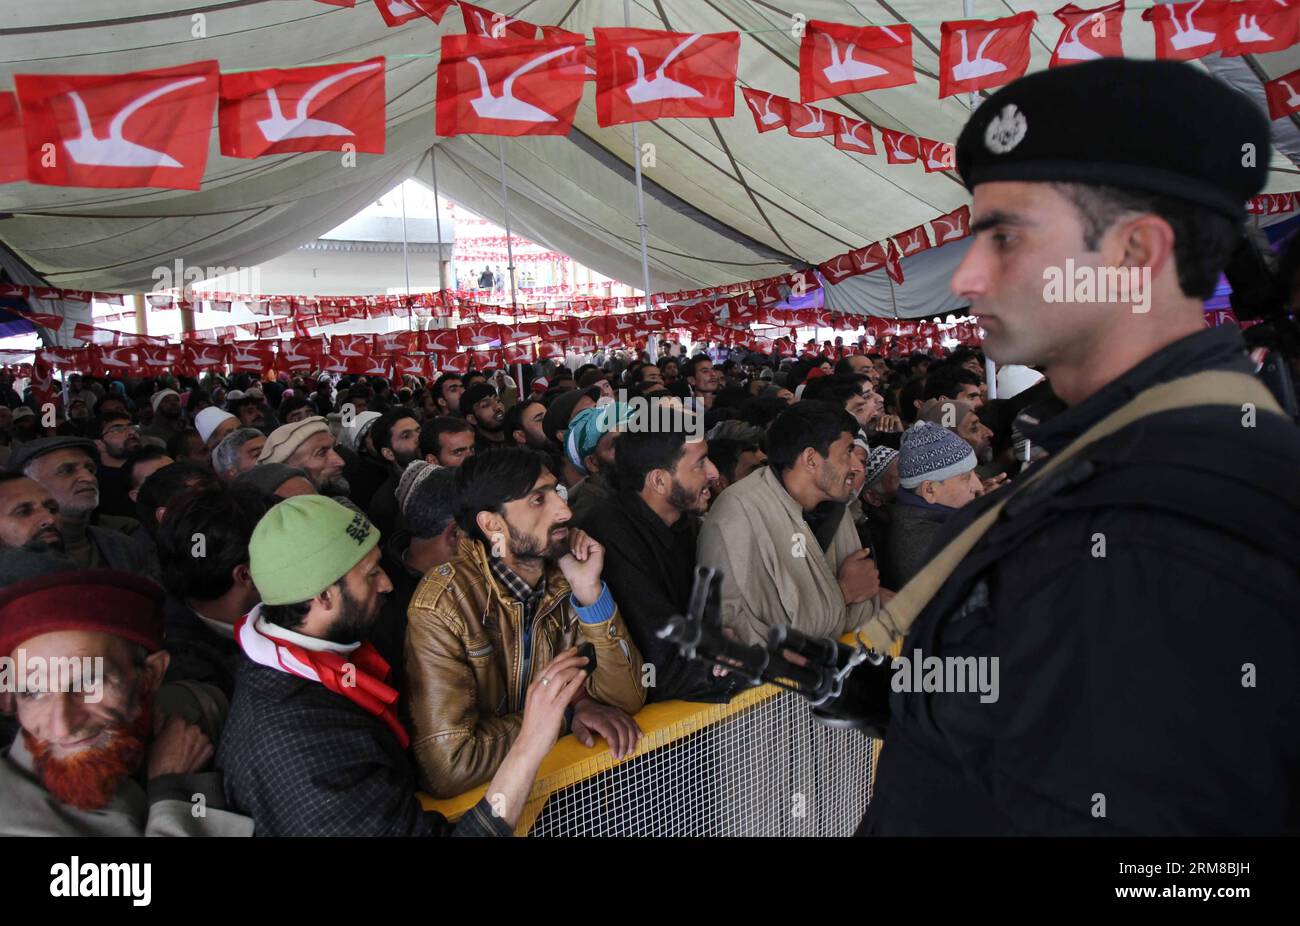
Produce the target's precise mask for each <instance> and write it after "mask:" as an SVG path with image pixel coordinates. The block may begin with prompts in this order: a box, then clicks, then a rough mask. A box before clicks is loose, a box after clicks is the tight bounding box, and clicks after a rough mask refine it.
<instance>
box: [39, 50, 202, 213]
mask: <svg viewBox="0 0 1300 926" xmlns="http://www.w3.org/2000/svg"><path fill="white" fill-rule="evenodd" d="M14 85H15V88H16V89H17V91H18V99H19V101H20V102H21V104H22V110H23V134H24V136H25V137H26V139H27V175H28V179H30V180H31V181H32V182H33V183H46V184H51V185H54V186H84V187H166V188H171V189H181V190H197V189H198V188H199V185H200V183H201V181H202V179H203V170H204V168H205V167H206V166H207V162H208V137H209V135H210V133H211V131H212V110H213V107H214V106H215V105H216V102H217V62H215V61H198V62H195V63H193V64H185V65H181V66H180V67H174V68H160V69H158V70H152V71H136V72H134V73H131V74H95V75H79V74H16V75H14ZM47 146H53V147H47Z"/></svg>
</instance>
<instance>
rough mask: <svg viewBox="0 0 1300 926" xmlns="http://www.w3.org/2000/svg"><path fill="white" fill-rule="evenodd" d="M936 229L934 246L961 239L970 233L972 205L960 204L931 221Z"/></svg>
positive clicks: (932, 226) (931, 224)
mask: <svg viewBox="0 0 1300 926" xmlns="http://www.w3.org/2000/svg"><path fill="white" fill-rule="evenodd" d="M930 228H931V229H932V230H933V231H934V246H935V247H936V248H937V247H939V246H940V245H944V244H947V243H948V242H950V241H960V240H961V239H962V238H965V237H967V236H968V235H970V206H959V207H958V208H956V209H954V210H953V211H952V212H946V213H944V214H943V215H941V216H939V217H938V218H937V219H935V220H934V221H933V222H931V223H930Z"/></svg>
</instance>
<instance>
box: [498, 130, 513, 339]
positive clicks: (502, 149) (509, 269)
mask: <svg viewBox="0 0 1300 926" xmlns="http://www.w3.org/2000/svg"><path fill="white" fill-rule="evenodd" d="M497 156H498V157H499V158H500V159H501V211H502V212H503V213H504V215H505V223H506V273H508V274H509V275H510V308H511V310H512V311H511V314H514V313H513V309H514V307H515V249H514V246H513V245H512V244H511V241H510V192H509V188H508V187H507V186H506V143H505V139H504V138H502V136H500V135H498V136H497Z"/></svg>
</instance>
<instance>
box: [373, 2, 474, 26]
mask: <svg viewBox="0 0 1300 926" xmlns="http://www.w3.org/2000/svg"><path fill="white" fill-rule="evenodd" d="M453 2H455V0H375V7H376V8H377V9H378V10H379V15H380V16H382V17H384V22H385V23H387V24H388V28H390V29H391V28H393V27H394V26H400V25H402V23H408V22H410V21H411V20H413V19H419V18H420V17H421V16H423V17H425V18H426V19H432V20H433V21H434V22H436V23H440V22H442V17H443V15H444V14H445V13H446V12H447V10H449V9H451V6H452V3H453ZM348 5H349V6H351V4H348Z"/></svg>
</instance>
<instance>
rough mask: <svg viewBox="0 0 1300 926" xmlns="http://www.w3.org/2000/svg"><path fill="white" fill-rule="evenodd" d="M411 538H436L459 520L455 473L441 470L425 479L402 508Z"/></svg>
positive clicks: (445, 468) (412, 491) (444, 469)
mask: <svg viewBox="0 0 1300 926" xmlns="http://www.w3.org/2000/svg"><path fill="white" fill-rule="evenodd" d="M402 515H403V517H405V518H406V524H407V527H409V528H410V530H411V536H413V537H418V538H420V539H424V540H427V539H428V538H430V537H437V536H438V535H439V534H441V533H442V532H443V531H445V530H446V529H447V525H448V524H450V523H451V522H452V521H454V520H455V519H456V470H454V469H448V468H447V467H442V468H441V469H436V470H434V471H433V472H431V473H430V474H429V475H427V476H425V477H424V480H423V481H422V482H420V483H419V484H418V485H417V486H416V487H415V488H414V489H412V490H411V494H410V496H409V497H408V498H407V499H406V504H405V505H403V506H402Z"/></svg>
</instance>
